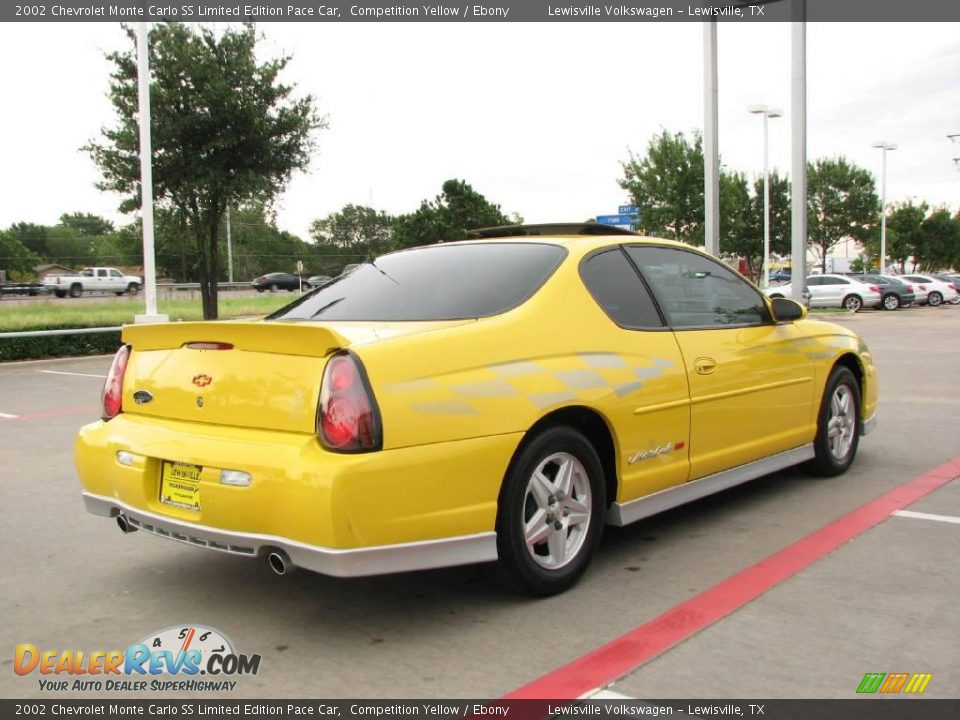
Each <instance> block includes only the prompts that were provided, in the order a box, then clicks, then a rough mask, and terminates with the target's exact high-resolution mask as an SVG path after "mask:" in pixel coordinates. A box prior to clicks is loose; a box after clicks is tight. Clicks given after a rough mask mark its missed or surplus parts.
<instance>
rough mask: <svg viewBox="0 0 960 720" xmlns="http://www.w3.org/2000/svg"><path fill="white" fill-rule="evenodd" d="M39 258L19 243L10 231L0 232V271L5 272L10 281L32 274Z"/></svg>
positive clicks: (38, 262) (14, 234)
mask: <svg viewBox="0 0 960 720" xmlns="http://www.w3.org/2000/svg"><path fill="white" fill-rule="evenodd" d="M39 264H40V258H39V257H38V256H37V255H35V254H34V253H32V252H30V250H29V249H27V247H26V246H25V245H24V244H23V243H22V242H20V240H19V239H18V238H17V235H16V233H14V232H13V231H12V230H0V270H6V271H7V273H8V274H9V276H10V278H11V279H14V278H19V277H20V276H22V275H25V274H32V273H33V269H34V267H36V266H37V265H39Z"/></svg>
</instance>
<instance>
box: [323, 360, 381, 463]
mask: <svg viewBox="0 0 960 720" xmlns="http://www.w3.org/2000/svg"><path fill="white" fill-rule="evenodd" d="M317 435H318V436H319V438H320V440H321V442H322V443H323V444H324V446H325V447H326V448H327V449H328V450H335V451H337V452H368V451H370V450H379V449H380V448H381V447H383V430H382V427H381V424H380V411H379V409H378V408H377V404H376V401H375V400H374V398H373V393H372V392H371V390H370V384H369V383H368V382H367V378H366V374H365V373H364V370H363V366H362V365H361V364H360V360H359V359H357V357H356V356H355V355H353V354H351V353H349V352H341V353H338V354H337V355H334V356H333V357H332V358H330V361H329V362H328V363H327V367H326V368H325V369H324V371H323V384H322V386H321V389H320V407H319V408H318V410H317Z"/></svg>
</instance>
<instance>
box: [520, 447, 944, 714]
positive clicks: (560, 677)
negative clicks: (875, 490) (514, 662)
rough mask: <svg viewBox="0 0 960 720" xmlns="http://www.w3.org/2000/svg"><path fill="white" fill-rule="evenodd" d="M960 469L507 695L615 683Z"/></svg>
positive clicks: (877, 505) (900, 493) (853, 515)
mask: <svg viewBox="0 0 960 720" xmlns="http://www.w3.org/2000/svg"><path fill="white" fill-rule="evenodd" d="M957 476H960V457H956V458H954V459H953V460H950V461H949V462H947V463H945V464H943V465H941V466H940V467H938V468H935V469H934V470H931V471H930V472H928V473H926V474H924V475H921V476H920V477H917V478H914V479H913V480H910V481H909V482H906V483H904V484H903V485H900V486H899V487H897V488H894V489H893V490H891V491H890V492H888V493H886V494H885V495H881V496H880V497H878V498H877V499H876V500H871V501H870V502H868V503H867V504H866V505H862V506H860V507H859V508H857V509H856V510H853V511H852V512H850V513H847V514H846V515H844V516H843V517H841V518H839V519H838V520H834V521H833V522H832V523H830V524H828V525H825V526H823V527H822V528H820V529H819V530H815V531H814V532H812V533H810V534H809V535H807V536H806V537H804V538H802V539H800V540H798V541H797V542H795V543H793V544H792V545H788V546H787V547H785V548H783V549H782V550H779V551H777V552H775V553H773V554H772V555H769V556H767V557H766V558H764V559H763V560H761V561H760V562H758V563H756V564H755V565H752V566H750V567H748V568H747V569H745V570H742V571H741V572H739V573H737V574H736V575H732V576H730V577H729V578H727V579H726V580H723V581H721V582H720V583H718V584H716V585H714V586H713V587H712V588H709V589H708V590H704V591H703V592H702V593H700V594H699V595H697V596H695V597H693V598H691V599H690V600H687V601H686V602H682V603H680V604H679V605H676V606H674V607H673V608H671V609H670V610H667V611H666V612H665V613H663V614H662V615H660V616H659V617H657V618H654V619H653V620H651V621H650V622H648V623H645V624H644V625H640V626H639V627H637V628H634V629H633V630H630V631H629V632H627V633H625V634H623V635H621V636H620V637H618V638H616V639H615V640H613V641H611V642H609V643H607V644H606V645H602V646H601V647H599V648H597V649H596V650H593V651H592V652H589V653H587V654H586V655H584V656H582V657H580V658H577V659H576V660H574V661H572V662H570V663H568V664H566V665H564V666H563V667H560V668H558V669H557V670H554V671H553V672H550V673H548V674H546V675H544V676H543V677H541V678H538V679H537V680H534V681H533V682H531V683H528V684H526V685H524V686H523V687H521V688H519V689H517V690H514V691H513V692H511V693H509V694H508V695H505V696H504V699H505V700H520V699H530V698H537V699H547V698H549V699H554V700H573V699H576V698H578V697H581V696H583V695H584V694H586V693H588V692H590V691H592V690H595V689H598V688H601V687H603V686H605V685H608V684H609V683H611V682H613V681H614V680H616V679H617V678H620V677H622V676H623V675H625V674H626V673H628V672H630V671H631V670H633V669H635V668H637V667H638V666H640V665H642V664H643V663H645V662H647V661H648V660H650V659H651V658H653V657H655V656H657V655H659V654H660V653H662V652H664V651H666V650H668V649H670V648H671V647H673V646H674V645H676V644H677V643H679V642H681V641H683V640H685V639H687V638H688V637H691V636H692V635H694V634H696V633H698V632H699V631H700V630H703V629H704V628H705V627H707V626H709V625H712V624H713V623H715V622H716V621H717V620H719V619H721V618H722V617H724V616H726V615H729V614H730V613H732V612H733V611H734V610H737V609H738V608H740V607H742V606H743V605H745V604H746V603H748V602H750V601H751V600H753V599H755V598H757V597H759V596H760V595H762V594H763V593H765V592H766V591H767V590H769V589H770V588H772V587H774V586H775V585H778V584H779V583H781V582H783V581H784V580H786V579H788V578H790V577H792V576H793V575H795V574H796V573H798V572H800V571H801V570H803V569H804V568H805V567H807V566H808V565H810V564H812V563H813V562H815V561H816V560H819V559H820V558H821V557H823V556H824V555H826V554H827V553H829V552H832V551H833V550H836V549H837V548H838V547H840V546H841V545H843V544H844V543H846V542H848V541H849V540H852V539H853V538H855V537H856V536H857V535H860V534H861V533H863V532H865V531H866V530H869V529H870V528H872V527H873V526H874V525H877V524H879V523H880V522H882V521H883V520H885V519H887V518H888V517H890V516H891V515H892V514H893V513H895V512H896V511H897V510H902V509H903V508H905V507H906V506H908V505H910V504H912V503H914V502H916V501H917V500H919V499H920V498H922V497H923V496H924V495H927V494H928V493H931V492H933V491H934V490H936V489H937V488H939V487H942V486H943V485H946V484H947V483H948V482H950V481H951V480H953V479H954V478H955V477H957Z"/></svg>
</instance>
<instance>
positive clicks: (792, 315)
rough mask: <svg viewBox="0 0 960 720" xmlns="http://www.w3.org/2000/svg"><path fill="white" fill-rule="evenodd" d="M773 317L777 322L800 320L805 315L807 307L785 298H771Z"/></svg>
mask: <svg viewBox="0 0 960 720" xmlns="http://www.w3.org/2000/svg"><path fill="white" fill-rule="evenodd" d="M771 304H772V305H773V317H774V318H776V321H777V322H793V321H794V320H802V319H803V318H805V317H806V316H807V309H806V308H805V307H804V306H803V305H801V304H800V303H798V302H796V301H795V300H788V299H787V298H773V300H772V302H771Z"/></svg>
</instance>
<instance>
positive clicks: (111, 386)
mask: <svg viewBox="0 0 960 720" xmlns="http://www.w3.org/2000/svg"><path fill="white" fill-rule="evenodd" d="M129 359H130V346H129V345H124V346H123V347H121V348H120V349H119V350H117V354H116V355H114V356H113V363H112V364H111V365H110V372H108V373H107V381H106V382H105V383H104V384H103V395H102V396H101V398H100V403H101V406H102V408H103V409H102V412H101V414H100V417H102V418H103V419H104V420H110V419H112V418H115V417H116V416H117V415H119V414H120V412H121V411H122V410H123V376H124V374H125V373H126V372H127V361H128V360H129Z"/></svg>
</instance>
